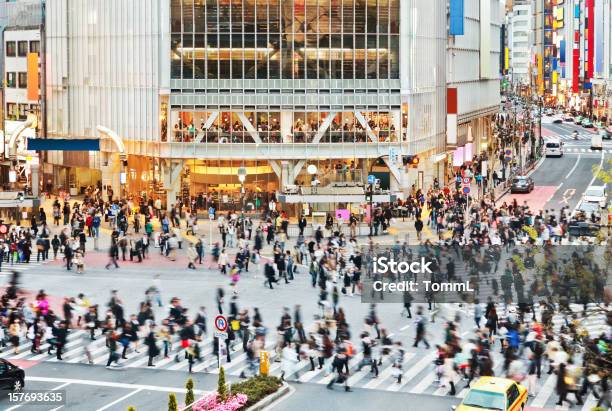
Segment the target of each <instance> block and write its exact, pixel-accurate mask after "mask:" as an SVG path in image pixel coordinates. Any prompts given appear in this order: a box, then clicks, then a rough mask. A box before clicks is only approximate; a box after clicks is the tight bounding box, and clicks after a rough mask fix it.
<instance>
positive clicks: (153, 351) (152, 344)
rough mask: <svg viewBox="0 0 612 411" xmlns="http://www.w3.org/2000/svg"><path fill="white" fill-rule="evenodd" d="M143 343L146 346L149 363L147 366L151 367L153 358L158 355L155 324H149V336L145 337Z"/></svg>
mask: <svg viewBox="0 0 612 411" xmlns="http://www.w3.org/2000/svg"><path fill="white" fill-rule="evenodd" d="M144 343H145V345H146V346H147V349H148V354H149V362H148V364H147V366H148V367H153V358H155V357H157V356H158V355H159V348H158V347H157V338H156V337H155V324H153V323H151V324H150V326H149V334H148V335H147V336H146V337H145V341H144Z"/></svg>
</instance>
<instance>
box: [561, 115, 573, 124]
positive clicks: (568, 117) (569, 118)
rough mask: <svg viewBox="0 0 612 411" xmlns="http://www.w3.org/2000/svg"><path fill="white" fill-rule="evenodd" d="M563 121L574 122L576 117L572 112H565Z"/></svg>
mask: <svg viewBox="0 0 612 411" xmlns="http://www.w3.org/2000/svg"><path fill="white" fill-rule="evenodd" d="M563 121H566V122H568V123H573V122H574V117H573V116H572V115H571V114H570V113H565V114H564V115H563Z"/></svg>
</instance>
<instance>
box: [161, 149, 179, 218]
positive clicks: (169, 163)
mask: <svg viewBox="0 0 612 411" xmlns="http://www.w3.org/2000/svg"><path fill="white" fill-rule="evenodd" d="M162 164H163V174H162V175H163V179H164V185H163V188H164V190H166V210H168V211H170V209H171V208H172V206H173V205H174V204H176V198H177V195H178V194H179V193H180V190H181V173H182V172H183V165H184V161H183V160H165V161H164V162H163V163H162Z"/></svg>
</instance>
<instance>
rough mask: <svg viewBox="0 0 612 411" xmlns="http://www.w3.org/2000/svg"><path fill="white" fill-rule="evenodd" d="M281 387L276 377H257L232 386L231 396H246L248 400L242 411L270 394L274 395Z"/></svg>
mask: <svg viewBox="0 0 612 411" xmlns="http://www.w3.org/2000/svg"><path fill="white" fill-rule="evenodd" d="M282 385H283V383H282V382H281V380H280V379H279V378H277V377H270V376H263V375H258V376H255V377H253V378H249V379H248V380H245V381H242V382H239V383H237V384H232V395H235V394H239V393H240V394H246V396H247V398H248V400H247V403H246V404H245V405H244V407H243V409H246V408H248V407H250V406H251V405H253V404H255V403H256V402H259V401H260V400H262V399H263V398H265V397H267V396H268V395H270V394H274V393H275V392H276V391H278V389H279V388H280V387H281V386H282Z"/></svg>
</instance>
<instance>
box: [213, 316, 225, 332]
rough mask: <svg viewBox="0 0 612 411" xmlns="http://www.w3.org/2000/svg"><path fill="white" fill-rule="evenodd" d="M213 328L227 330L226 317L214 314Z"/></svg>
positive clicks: (221, 330)
mask: <svg viewBox="0 0 612 411" xmlns="http://www.w3.org/2000/svg"><path fill="white" fill-rule="evenodd" d="M215 328H216V329H217V331H220V332H225V331H226V330H227V319H226V318H225V317H224V316H222V315H218V316H216V317H215Z"/></svg>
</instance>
